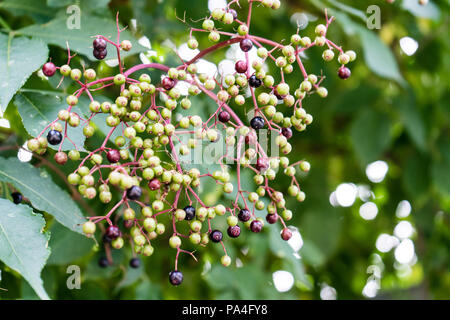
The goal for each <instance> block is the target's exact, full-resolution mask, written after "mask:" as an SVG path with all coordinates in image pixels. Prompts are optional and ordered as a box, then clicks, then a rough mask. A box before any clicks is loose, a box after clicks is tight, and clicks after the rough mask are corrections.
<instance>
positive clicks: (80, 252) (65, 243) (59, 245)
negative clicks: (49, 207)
mask: <svg viewBox="0 0 450 320" xmlns="http://www.w3.org/2000/svg"><path fill="white" fill-rule="evenodd" d="M50 233H51V235H52V237H51V239H50V248H52V254H51V255H50V258H49V259H48V261H47V265H61V264H70V263H72V262H73V261H76V260H77V259H80V258H82V257H84V256H85V255H87V254H88V253H89V252H91V250H92V247H93V246H94V241H92V239H88V238H86V237H84V236H82V235H80V234H78V233H75V232H72V231H70V230H69V229H67V228H65V227H63V226H62V225H61V224H59V223H54V224H53V225H52V226H51V228H50ZM74 244H76V245H74Z"/></svg>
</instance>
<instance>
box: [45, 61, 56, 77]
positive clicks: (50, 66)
mask: <svg viewBox="0 0 450 320" xmlns="http://www.w3.org/2000/svg"><path fill="white" fill-rule="evenodd" d="M55 72H56V66H55V64H54V63H53V62H47V63H46V64H44V66H43V67H42V73H43V74H45V75H46V76H47V77H52V76H53V75H54V74H55Z"/></svg>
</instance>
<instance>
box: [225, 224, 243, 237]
mask: <svg viewBox="0 0 450 320" xmlns="http://www.w3.org/2000/svg"><path fill="white" fill-rule="evenodd" d="M227 233H228V235H229V236H230V237H231V238H237V237H239V235H240V234H241V228H240V227H239V226H233V227H228V229H227Z"/></svg>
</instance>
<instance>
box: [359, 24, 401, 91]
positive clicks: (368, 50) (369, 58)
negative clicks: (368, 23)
mask: <svg viewBox="0 0 450 320" xmlns="http://www.w3.org/2000/svg"><path fill="white" fill-rule="evenodd" d="M358 33H359V36H360V39H361V41H362V46H363V49H364V60H365V61H366V64H367V66H368V67H369V68H370V69H371V70H372V71H373V72H374V73H375V74H377V75H379V76H380V77H383V78H388V79H392V80H396V81H398V82H399V83H401V84H404V82H405V81H404V79H403V77H402V75H401V74H400V70H399V69H398V64H397V61H396V60H395V57H394V54H393V53H392V51H391V50H390V49H389V47H388V46H387V45H386V44H385V43H383V42H382V41H381V40H380V38H379V37H378V36H377V35H376V34H375V33H374V32H372V31H368V30H367V29H365V28H362V27H359V28H358Z"/></svg>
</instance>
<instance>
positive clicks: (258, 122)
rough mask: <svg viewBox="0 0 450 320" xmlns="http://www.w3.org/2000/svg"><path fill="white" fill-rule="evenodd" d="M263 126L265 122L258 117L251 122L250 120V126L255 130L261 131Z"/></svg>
mask: <svg viewBox="0 0 450 320" xmlns="http://www.w3.org/2000/svg"><path fill="white" fill-rule="evenodd" d="M265 124H266V122H265V121H264V119H263V118H261V117H260V116H256V117H254V118H253V119H252V120H250V126H251V127H252V128H253V129H255V130H259V129H262V128H263V127H264V125H265Z"/></svg>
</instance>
